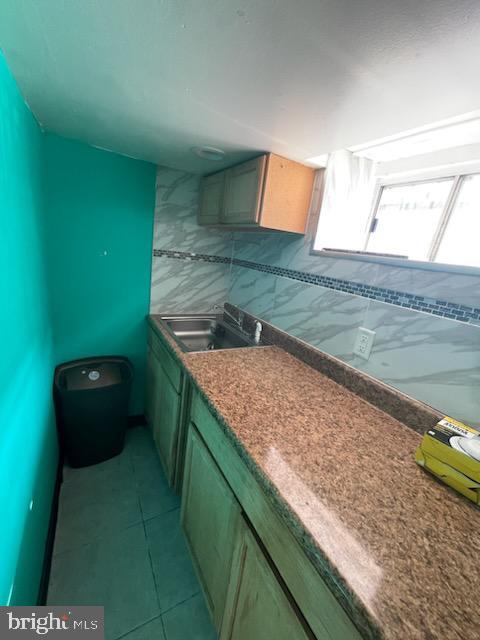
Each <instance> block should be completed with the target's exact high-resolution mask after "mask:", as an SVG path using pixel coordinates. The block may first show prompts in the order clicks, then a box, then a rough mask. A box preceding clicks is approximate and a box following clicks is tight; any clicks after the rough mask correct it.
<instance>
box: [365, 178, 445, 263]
mask: <svg viewBox="0 0 480 640" xmlns="http://www.w3.org/2000/svg"><path fill="white" fill-rule="evenodd" d="M452 185H453V178H450V179H449V180H432V181H430V180H429V181H427V182H419V183H417V184H415V183H413V184H402V185H398V186H391V187H390V186H388V187H382V188H381V191H380V196H379V199H378V205H377V207H376V209H375V211H374V214H373V219H372V222H371V225H370V233H369V234H368V236H367V242H366V247H365V249H366V251H369V252H374V253H391V254H399V255H402V256H405V257H407V258H410V259H411V260H428V259H429V257H430V252H431V245H432V242H433V238H434V236H435V231H436V229H437V228H438V225H439V223H440V219H441V217H442V212H443V211H444V209H445V205H446V203H447V199H448V194H449V193H450V190H451V188H452Z"/></svg>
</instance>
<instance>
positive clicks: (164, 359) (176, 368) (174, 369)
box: [148, 329, 183, 393]
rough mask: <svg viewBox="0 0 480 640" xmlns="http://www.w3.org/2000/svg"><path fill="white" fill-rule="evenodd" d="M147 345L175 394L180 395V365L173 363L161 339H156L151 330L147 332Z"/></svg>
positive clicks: (173, 360)
mask: <svg viewBox="0 0 480 640" xmlns="http://www.w3.org/2000/svg"><path fill="white" fill-rule="evenodd" d="M148 343H149V345H150V347H151V349H152V351H153V353H154V354H155V356H156V357H157V358H158V360H159V361H160V365H161V366H162V368H163V369H164V371H165V373H166V374H167V376H168V378H169V380H170V382H171V383H172V384H173V386H174V388H175V389H176V391H177V393H180V390H181V387H182V375H183V374H182V369H181V367H180V365H179V364H177V363H176V362H175V359H174V358H173V356H171V355H170V353H169V352H168V351H167V348H166V347H165V346H164V345H163V344H162V341H161V338H159V337H158V335H157V334H156V333H155V331H154V330H153V329H150V331H149V336H148Z"/></svg>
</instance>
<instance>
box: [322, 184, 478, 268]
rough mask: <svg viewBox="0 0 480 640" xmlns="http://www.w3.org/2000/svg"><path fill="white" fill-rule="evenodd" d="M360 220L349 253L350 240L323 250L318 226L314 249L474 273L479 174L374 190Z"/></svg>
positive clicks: (326, 235) (336, 235)
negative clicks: (370, 206)
mask: <svg viewBox="0 0 480 640" xmlns="http://www.w3.org/2000/svg"><path fill="white" fill-rule="evenodd" d="M321 217H322V214H320V219H321ZM330 218H331V216H330ZM363 219H364V222H363V230H362V231H361V233H359V234H358V235H357V237H356V241H355V243H356V245H355V246H354V247H352V239H351V238H350V237H349V238H348V242H347V243H343V241H342V242H341V243H337V244H335V245H332V244H330V245H329V246H328V247H327V246H325V243H322V238H321V236H322V226H321V224H319V227H318V232H317V239H316V241H315V247H314V248H315V249H320V248H328V249H333V250H335V249H337V250H350V251H351V250H352V248H353V250H354V251H355V252H360V253H368V254H372V253H374V254H383V255H388V256H391V257H398V258H405V259H409V260H418V261H428V262H436V263H443V264H452V265H466V266H474V267H480V247H479V239H480V173H476V174H464V175H456V176H450V177H442V178H435V179H428V180H417V181H411V182H405V183H402V184H388V183H383V184H379V185H378V186H377V195H376V197H375V202H374V205H373V209H372V210H371V214H370V217H369V218H368V220H367V222H366V224H365V217H364V216H363ZM340 233H341V231H340V229H337V231H336V234H332V233H331V232H330V234H325V235H324V237H330V238H332V237H336V239H337V238H338V237H339V235H340ZM347 235H348V234H347ZM322 245H323V246H322Z"/></svg>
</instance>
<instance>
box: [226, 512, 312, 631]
mask: <svg viewBox="0 0 480 640" xmlns="http://www.w3.org/2000/svg"><path fill="white" fill-rule="evenodd" d="M237 540H238V542H237V548H236V550H235V556H234V561H233V564H232V573H231V578H230V584H229V588H228V594H227V599H226V604H225V615H224V617H223V622H222V627H221V631H220V640H245V639H246V638H248V640H273V639H275V640H312V638H313V637H314V636H313V634H312V633H311V632H310V630H308V629H307V628H306V626H305V625H304V623H303V622H302V621H301V619H300V617H299V616H298V615H297V610H296V607H295V605H293V604H292V601H291V599H290V597H289V596H288V595H287V593H286V591H284V588H283V586H282V584H281V582H280V581H279V580H278V579H277V576H276V575H275V573H274V571H273V569H272V568H271V567H270V564H269V562H268V561H267V559H266V556H265V555H264V553H263V551H262V549H261V548H260V546H259V544H258V543H257V541H256V539H255V537H254V535H253V533H252V532H251V531H250V529H249V527H248V526H247V525H246V524H245V523H242V524H241V528H240V530H239V532H238V538H237Z"/></svg>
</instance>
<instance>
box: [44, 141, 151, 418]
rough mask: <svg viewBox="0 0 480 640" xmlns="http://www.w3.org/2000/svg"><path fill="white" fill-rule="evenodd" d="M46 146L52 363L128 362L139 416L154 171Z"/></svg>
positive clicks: (63, 144)
mask: <svg viewBox="0 0 480 640" xmlns="http://www.w3.org/2000/svg"><path fill="white" fill-rule="evenodd" d="M45 145H46V146H45V194H46V221H45V231H46V239H47V249H48V251H47V255H48V281H49V285H50V294H51V300H52V305H51V310H52V320H53V329H54V335H55V359H56V362H57V363H58V362H63V361H66V360H71V359H73V358H81V357H84V356H91V355H102V354H104V355H105V354H121V355H126V356H128V357H129V358H130V359H131V360H132V362H133V364H134V366H135V371H136V376H135V383H134V390H133V397H132V404H131V413H132V414H138V413H143V408H144V384H145V366H146V322H145V316H146V315H147V314H148V311H149V302H150V269H151V259H152V234H153V213H154V206H155V170H156V168H155V166H154V165H153V164H150V163H147V162H142V161H139V160H133V159H131V158H127V157H125V156H120V155H117V154H114V153H110V152H108V151H102V150H100V149H94V148H93V147H90V146H87V145H85V144H83V143H79V142H74V141H72V140H66V139H65V138H60V137H58V136H56V135H51V134H47V135H46V136H45Z"/></svg>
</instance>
